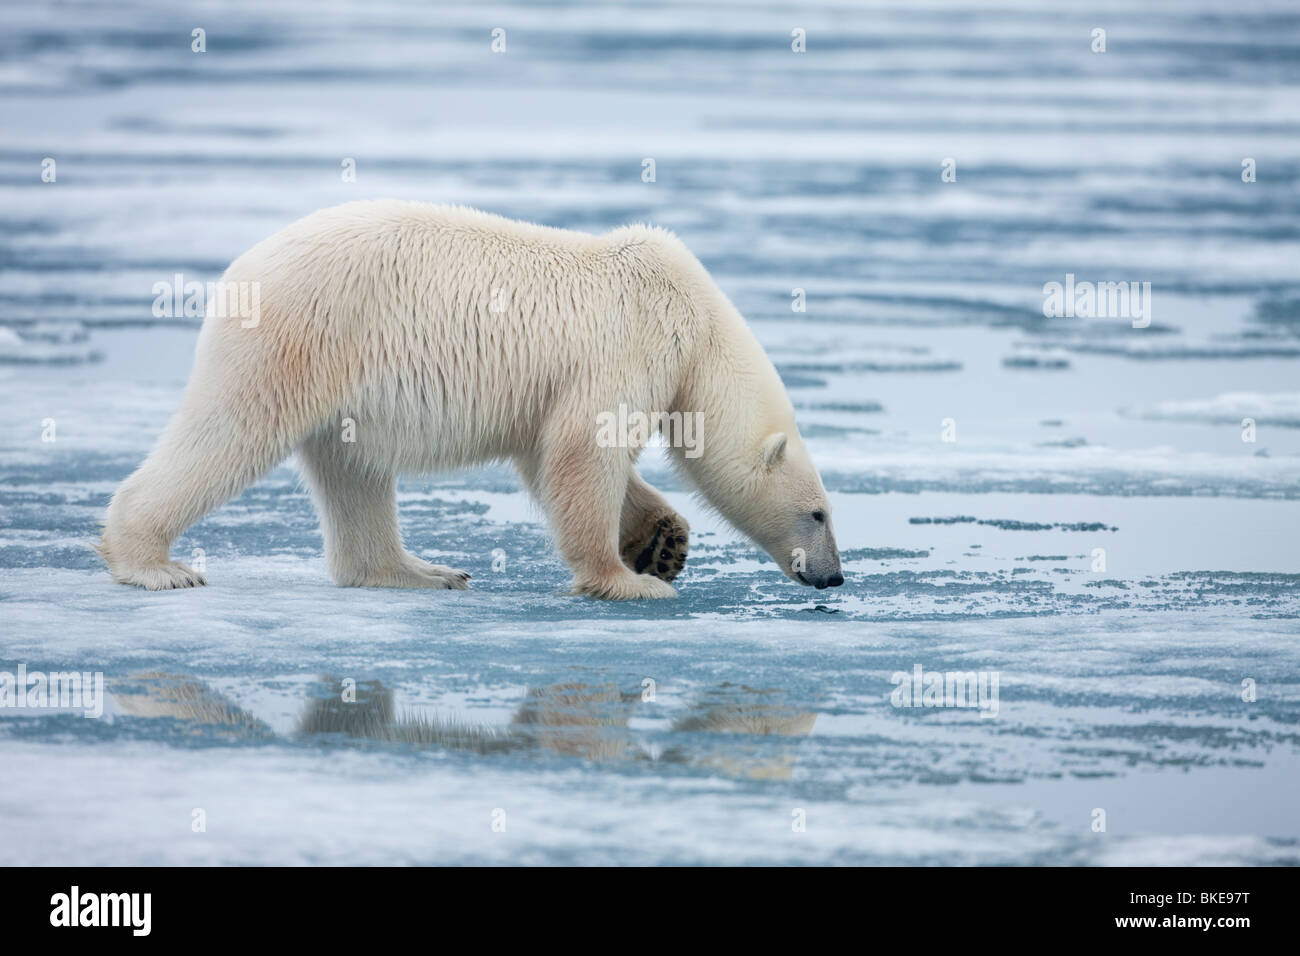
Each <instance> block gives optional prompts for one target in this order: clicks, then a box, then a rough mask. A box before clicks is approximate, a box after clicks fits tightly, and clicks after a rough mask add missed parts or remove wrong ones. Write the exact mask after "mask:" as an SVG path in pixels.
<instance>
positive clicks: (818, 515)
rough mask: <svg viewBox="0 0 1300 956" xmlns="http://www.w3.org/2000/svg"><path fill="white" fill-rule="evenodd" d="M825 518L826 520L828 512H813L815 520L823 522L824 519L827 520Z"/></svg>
mask: <svg viewBox="0 0 1300 956" xmlns="http://www.w3.org/2000/svg"><path fill="white" fill-rule="evenodd" d="M825 520H826V512H824V511H814V512H813V521H816V522H818V523H821V522H823V521H825Z"/></svg>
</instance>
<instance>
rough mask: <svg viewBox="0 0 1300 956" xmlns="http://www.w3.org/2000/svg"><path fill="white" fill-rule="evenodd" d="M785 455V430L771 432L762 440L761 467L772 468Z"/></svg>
mask: <svg viewBox="0 0 1300 956" xmlns="http://www.w3.org/2000/svg"><path fill="white" fill-rule="evenodd" d="M784 457H785V432H772V434H770V435H768V436H767V438H766V439H764V441H763V467H764V468H767V469H769V470H770V469H771V468H773V467H774V466H775V465H776V464H777V463H778V462H779V461H780V460H781V459H782V458H784Z"/></svg>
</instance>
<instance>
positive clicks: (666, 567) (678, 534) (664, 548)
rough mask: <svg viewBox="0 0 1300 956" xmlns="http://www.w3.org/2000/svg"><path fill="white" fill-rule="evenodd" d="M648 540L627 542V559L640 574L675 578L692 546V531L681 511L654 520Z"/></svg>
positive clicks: (680, 571)
mask: <svg viewBox="0 0 1300 956" xmlns="http://www.w3.org/2000/svg"><path fill="white" fill-rule="evenodd" d="M649 530H650V536H649V539H648V540H647V539H646V538H644V537H642V538H640V539H632V540H630V541H628V542H627V543H625V544H624V545H623V554H622V557H623V563H624V564H626V565H627V566H628V567H630V568H631V569H632V570H633V571H635V572H636V573H637V574H651V575H654V576H655V577H657V578H659V579H660V580H662V581H672V580H673V578H675V577H677V575H679V574H681V573H682V568H683V567H684V566H685V565H686V552H687V550H688V548H689V532H688V530H687V526H686V524H685V522H683V521H682V520H681V517H680V516H679V515H677V514H671V515H665V516H664V517H662V518H660V519H659V520H658V521H656V522H654V523H653V524H652V525H651V526H650V528H649Z"/></svg>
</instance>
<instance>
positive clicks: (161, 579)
mask: <svg viewBox="0 0 1300 956" xmlns="http://www.w3.org/2000/svg"><path fill="white" fill-rule="evenodd" d="M113 580H115V581H117V582H118V583H119V584H134V585H136V586H137V587H142V588H144V589H146V590H148V591H173V590H176V589H178V588H201V587H203V586H204V585H206V584H207V583H208V582H207V579H206V578H204V577H203V575H201V574H200V573H199V572H198V571H195V570H194V569H193V568H190V567H187V566H186V565H184V564H180V563H179V562H176V561H169V562H168V563H167V564H157V565H153V566H151V567H140V568H114V569H113Z"/></svg>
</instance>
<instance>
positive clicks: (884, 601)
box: [0, 0, 1300, 864]
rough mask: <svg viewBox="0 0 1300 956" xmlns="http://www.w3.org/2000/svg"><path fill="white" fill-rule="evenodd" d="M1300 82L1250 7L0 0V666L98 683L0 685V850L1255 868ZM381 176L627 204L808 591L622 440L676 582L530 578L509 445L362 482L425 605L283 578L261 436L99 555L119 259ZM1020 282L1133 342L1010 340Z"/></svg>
mask: <svg viewBox="0 0 1300 956" xmlns="http://www.w3.org/2000/svg"><path fill="white" fill-rule="evenodd" d="M1134 6H1139V7H1140V8H1141V10H1140V12H1134V11H1133V10H1130V9H1128V8H1130V7H1134ZM272 9H274V11H275V12H274V13H272ZM196 27H201V28H203V29H204V30H206V45H207V52H205V53H201V54H199V53H194V52H192V51H191V42H192V40H191V35H192V34H191V31H192V30H193V29H194V28H196ZM497 27H501V28H503V29H504V30H505V41H506V49H505V52H503V53H494V52H492V31H493V29H494V28H497ZM795 28H802V29H804V30H805V31H806V35H807V52H806V53H803V54H796V53H793V52H792V51H791V48H790V44H791V31H792V30H793V29H795ZM1096 28H1102V29H1105V30H1106V40H1107V48H1106V52H1104V53H1094V52H1093V51H1092V49H1091V47H1092V44H1093V42H1094V41H1093V39H1092V36H1093V30H1094V29H1096ZM1298 111H1300V11H1297V10H1296V8H1295V7H1294V5H1291V4H1286V3H1282V2H1278V3H1253V2H1238V3H1234V4H1233V5H1232V7H1231V10H1225V9H1224V8H1223V6H1222V5H1221V4H1217V3H1210V2H1208V0H1193V2H1186V0H1179V2H1168V3H1144V4H1140V5H1135V4H1127V3H1126V4H1120V3H1092V4H1074V5H1070V7H1069V8H1068V9H1064V8H1058V5H1056V4H1049V3H1042V4H1031V3H1019V2H1000V3H997V4H996V5H994V6H993V7H992V9H985V10H980V9H978V8H977V7H975V6H973V5H969V6H968V5H966V4H961V3H953V2H950V0H947V2H945V0H939V2H928V3H898V4H893V5H890V4H871V5H856V4H855V5H845V6H836V5H821V4H814V5H809V4H800V5H798V6H795V5H782V4H775V5H764V6H762V7H760V8H759V9H757V10H746V9H743V8H741V7H739V6H728V5H700V4H694V3H664V4H651V5H636V6H631V5H629V6H626V7H617V6H614V5H610V4H601V5H591V6H588V5H581V4H546V5H528V6H524V5H519V6H491V5H477V4H466V5H451V6H444V5H437V4H415V3H412V4H409V5H408V4H403V3H393V2H384V0H380V2H369V3H365V4H358V5H355V6H336V5H333V4H328V3H321V2H316V0H313V2H310V3H298V4H276V5H275V6H274V8H272V7H268V6H266V5H264V4H260V3H248V4H242V3H220V4H216V3H214V4H211V5H207V4H194V5H189V9H187V10H178V9H177V7H176V5H174V4H163V3H161V2H159V3H156V4H149V3H133V2H122V3H114V4H111V5H109V4H93V5H92V4H81V3H59V4H42V5H36V4H24V5H13V4H11V5H7V6H6V7H4V9H3V11H0V129H3V131H4V132H3V139H2V140H0V221H2V225H3V228H2V229H0V407H2V408H3V415H0V671H7V672H10V673H16V671H17V669H18V668H19V666H20V665H21V666H23V667H25V668H26V669H27V671H28V672H34V671H41V672H53V671H68V670H76V671H88V672H102V673H103V674H104V677H105V681H106V695H105V696H106V699H105V700H104V701H103V714H102V716H100V717H98V718H96V719H86V718H85V717H83V716H82V711H81V710H80V709H77V708H71V707H68V708H63V709H61V710H60V709H35V708H5V709H0V768H3V774H4V779H5V786H4V787H3V788H0V832H3V834H4V836H3V838H2V839H0V863H7V864H13V863H92V864H107V863H169V864H170V863H337V864H359V863H362V864H364V863H389V862H397V863H578V864H590V863H611V862H617V863H631V864H651V863H706V864H707V863H742V862H762V863H907V864H911V863H919V864H986V863H1051V864H1122V863H1141V864H1175V863H1178V864H1181V863H1191V864H1212V863H1233V864H1237V863H1241V864H1277V863H1288V864H1294V863H1296V862H1300V842H1298V840H1300V814H1298V813H1297V809H1296V800H1295V792H1296V789H1297V784H1300V640H1298V638H1300V624H1298V623H1297V618H1298V617H1300V547H1298V546H1297V535H1298V533H1300V378H1298V377H1297V373H1298V372H1300V271H1298V267H1297V264H1298V263H1300V218H1298V216H1297V214H1298V213H1300V189H1298V188H1297V187H1298V186H1300V127H1298V126H1297V119H1298V116H1297V113H1298ZM47 157H48V158H51V159H53V160H55V162H56V170H57V172H56V181H54V182H42V180H41V173H42V160H44V159H45V158H47ZM1247 158H1249V159H1253V160H1254V161H1255V168H1256V181H1255V182H1249V183H1248V182H1243V179H1242V171H1243V165H1242V163H1243V160H1244V159H1247ZM349 159H350V160H352V161H354V163H355V170H356V178H355V181H354V182H344V181H343V175H342V173H343V171H344V164H345V163H346V161H347V160H349ZM646 159H653V160H654V171H655V176H654V181H653V182H646V181H644V180H643V171H644V170H645V169H646V166H645V164H644V163H643V161H644V160H646ZM945 160H952V161H953V163H954V165H950V169H953V170H955V181H952V182H945V181H943V176H942V174H943V172H944V164H945ZM950 178H951V177H950ZM380 196H397V197H403V198H411V199H423V200H429V201H452V202H461V203H466V204H470V205H474V206H478V207H481V208H485V209H490V210H492V211H495V212H499V213H502V214H505V215H509V216H516V217H522V218H528V219H532V220H535V221H539V222H544V223H547V224H551V225H556V226H564V227H570V228H577V229H585V230H591V231H601V230H605V229H608V228H612V227H614V226H617V225H619V224H622V223H625V222H628V221H651V222H654V223H657V224H660V225H663V226H667V227H669V228H672V229H673V230H675V231H676V232H677V233H678V234H679V235H680V236H681V237H682V238H683V239H684V240H685V241H686V242H687V243H688V244H689V245H690V246H691V248H692V249H694V250H695V251H696V252H697V253H698V255H699V256H700V257H701V259H702V260H703V261H704V263H705V265H706V266H708V267H709V269H710V270H711V271H712V272H713V274H714V276H715V277H716V278H717V280H718V282H719V283H720V284H721V286H722V287H723V289H724V290H725V291H726V292H727V293H728V294H729V295H730V296H731V297H732V298H733V300H734V301H735V302H736V304H737V305H738V306H739V307H740V308H741V310H742V311H743V312H745V314H746V315H747V317H748V318H749V319H750V321H751V323H752V325H753V327H754V329H755V331H756V333H757V334H758V336H759V337H760V339H761V340H762V341H763V343H764V345H765V346H766V347H767V348H768V350H769V352H770V354H771V355H772V357H773V360H774V361H775V362H776V363H777V365H778V367H779V369H780V370H781V372H782V375H783V377H784V378H785V380H786V382H787V385H788V387H789V389H790V394H791V397H792V399H793V400H794V402H795V404H796V407H797V410H798V413H799V416H800V424H801V428H802V430H803V433H804V434H805V436H806V437H807V440H808V444H809V446H810V448H811V449H812V451H813V454H814V456H815V458H816V460H817V462H818V463H819V465H820V467H821V469H822V473H823V477H824V480H825V483H826V486H827V488H828V490H829V491H830V493H831V497H832V502H833V508H834V518H835V523H836V530H837V535H838V538H839V542H840V545H841V548H842V550H843V553H844V554H843V556H844V565H845V577H846V579H847V581H846V584H845V586H844V587H843V588H840V589H838V590H833V591H825V592H813V591H809V590H805V589H801V588H798V587H796V586H795V585H793V584H792V583H790V582H788V581H787V580H786V579H785V578H784V577H783V576H782V575H780V573H779V572H778V571H777V570H776V567H775V565H774V564H773V563H772V562H771V561H770V560H768V559H766V558H765V557H761V556H760V555H759V554H758V552H756V551H755V550H753V549H752V548H750V547H749V546H747V545H745V544H744V543H743V542H741V541H739V540H738V539H737V538H736V536H735V535H734V534H733V533H732V532H730V531H729V530H728V529H727V528H726V527H724V526H721V525H720V524H719V523H718V522H717V521H716V519H714V518H712V517H711V516H710V515H709V514H708V513H707V512H705V511H704V510H703V509H702V508H701V507H700V506H699V505H698V504H697V503H696V502H695V501H694V500H693V499H692V498H691V497H690V496H689V494H688V493H687V491H686V490H685V489H683V488H681V487H680V486H679V485H678V484H676V483H675V482H673V480H672V479H671V478H670V477H669V476H668V474H667V473H666V472H665V470H664V467H663V460H662V458H661V457H660V453H659V452H658V450H656V449H652V450H651V452H650V453H648V454H647V456H646V458H645V459H644V462H643V469H642V470H643V473H644V474H646V475H647V477H648V478H649V479H650V480H651V481H652V482H655V483H657V484H659V485H660V486H661V487H662V488H664V489H665V491H666V492H667V493H668V494H669V497H670V499H671V500H672V501H673V502H674V504H675V505H677V506H678V507H679V508H680V509H681V510H682V512H683V513H684V514H686V515H687V516H688V518H689V519H690V520H691V522H692V525H693V528H694V529H695V536H694V540H693V542H692V553H691V558H690V561H689V563H688V566H687V570H686V572H685V573H684V574H683V576H682V577H681V578H679V580H678V582H677V583H678V585H679V590H680V597H679V598H678V599H677V600H676V601H673V602H663V603H655V604H645V603H637V604H625V605H612V604H603V603H597V602H592V601H588V600H582V599H576V598H572V597H567V596H565V595H564V593H563V591H564V588H565V586H566V584H567V581H568V574H567V571H566V569H565V568H564V567H563V565H562V564H561V563H560V562H559V561H558V559H557V558H556V557H555V556H554V555H553V554H552V551H551V549H550V545H549V543H548V540H547V534H546V529H545V526H544V524H543V523H542V522H541V521H540V519H539V516H538V514H537V512H536V510H535V509H534V508H533V507H532V506H531V505H530V504H529V502H528V501H527V499H526V497H525V495H524V494H523V492H522V491H521V488H520V484H519V481H518V480H517V478H516V477H515V476H514V475H513V473H511V472H510V471H508V470H505V469H486V470H475V471H471V472H466V473H464V474H458V475H452V476H440V477H434V478H425V479H408V480H405V481H404V482H403V484H402V488H401V498H400V503H401V511H402V522H403V527H404V531H405V534H406V538H407V544H408V546H409V547H410V548H411V549H412V550H413V551H415V552H416V553H417V554H420V555H421V556H424V557H426V558H429V559H431V560H436V561H437V562H439V563H447V564H452V565H455V566H457V567H461V568H464V569H466V570H468V571H470V572H471V573H472V574H473V575H474V582H473V583H474V588H473V590H472V591H469V592H464V593H433V592H429V593H415V592H406V591H403V592H398V591H381V590H344V589H338V588H335V587H333V586H332V585H331V584H330V582H329V580H328V578H327V575H326V571H325V567H324V561H323V557H322V545H321V539H320V535H319V531H318V527H317V523H316V518H315V515H314V512H313V510H312V507H311V503H310V501H309V499H308V497H307V495H306V494H305V492H304V490H303V488H302V486H301V484H300V483H299V481H298V478H297V476H296V473H295V471H294V470H293V468H292V467H291V466H290V465H286V466H285V467H283V468H281V469H278V470H276V471H275V472H274V473H272V474H271V475H270V476H269V477H268V478H267V479H265V480H264V481H262V482H260V483H259V484H257V485H256V486H255V487H253V488H251V489H250V490H249V491H248V492H247V493H245V494H244V495H243V496H242V497H240V498H239V499H237V500H236V501H234V502H232V503H231V504H230V505H228V506H226V507H225V508H223V509H221V510H220V511H218V512H216V513H215V514H213V515H212V516H210V517H209V518H207V519H206V520H204V521H203V522H201V523H200V524H198V525H196V526H195V527H194V528H193V529H191V530H190V531H189V532H188V533H187V534H186V535H185V536H184V538H183V539H182V540H181V541H180V542H178V543H177V546H176V548H175V549H174V553H175V554H176V555H177V556H178V557H181V558H182V559H186V560H197V559H198V558H199V557H201V559H202V560H203V562H204V563H205V565H206V571H207V575H208V578H209V581H210V586H209V587H207V588H205V589H199V590H194V591H185V592H170V593H144V592H141V591H137V590H131V589H127V588H124V587H120V586H117V585H114V584H113V583H111V582H110V580H109V578H108V576H107V574H106V573H105V571H104V569H103V568H102V566H101V565H100V563H99V561H98V559H97V558H96V557H95V555H94V554H93V553H92V552H91V551H90V550H89V548H88V541H89V540H90V539H91V537H92V536H93V535H94V533H95V529H96V522H97V520H98V519H99V517H100V516H101V515H102V513H103V510H104V507H105V505H106V504H107V501H108V498H109V495H110V494H111V491H112V489H113V488H114V487H115V485H116V483H117V482H119V481H120V480H121V479H122V478H123V477H124V476H125V475H127V474H128V473H129V472H130V471H131V469H133V468H134V467H135V466H136V465H137V464H138V463H139V461H140V460H141V458H142V457H143V455H144V454H145V453H146V452H147V450H148V448H149V447H150V445H151V443H152V441H153V439H154V438H155V437H156V436H157V434H158V433H159V431H160V430H161V428H162V427H163V425H164V423H165V421H166V418H167V416H168V415H169V414H170V413H171V411H172V409H173V408H174V406H175V404H176V401H177V398H178V396H179V394H180V391H181V388H182V387H183V385H184V382H185V379H186V376H187V372H188V367H189V362H190V356H191V353H192V349H193V344H194V339H195V335H196V332H197V321H196V320H195V319H193V318H185V317H183V316H181V317H165V318H155V317H154V315H153V314H152V310H151V307H152V304H153V301H154V292H153V291H152V290H153V287H154V284H155V283H158V282H168V281H170V280H171V277H172V276H173V275H174V274H177V273H180V274H182V275H183V276H184V278H185V280H186V281H210V280H215V279H216V278H218V277H219V275H220V273H221V271H222V270H223V269H224V268H225V266H226V265H227V264H228V263H229V261H230V260H231V259H232V258H233V257H235V256H236V255H238V254H239V253H240V252H242V251H243V250H244V249H246V248H247V247H248V246H250V245H251V244H252V243H254V242H256V241H258V240H259V239H261V238H263V237H265V236H266V235H268V234H269V233H271V232H273V231H274V230H276V229H278V228H281V227H282V226H284V225H285V224H287V223H288V222H290V221H292V220H294V219H296V218H298V217H299V216H301V215H304V214H306V213H307V212H309V211H312V210H314V209H317V208H319V207H321V206H325V205H329V204H332V203H336V202H341V201H345V200H349V199H358V198H368V197H380ZM1067 275H1070V276H1073V277H1074V279H1073V280H1070V281H1072V282H1073V281H1077V282H1104V281H1121V280H1122V281H1131V282H1135V283H1141V282H1149V283H1151V294H1150V299H1149V301H1148V302H1147V306H1148V307H1149V308H1148V309H1147V317H1148V318H1149V320H1150V321H1149V324H1148V325H1146V326H1145V327H1134V323H1133V322H1132V321H1130V318H1129V317H1126V316H1121V317H1115V316H1114V315H1101V316H1096V317H1091V318H1090V317H1082V316H1076V317H1060V318H1050V319H1049V318H1046V317H1044V313H1043V306H1044V299H1045V293H1044V284H1045V283H1049V282H1053V281H1056V282H1061V283H1065V282H1066V281H1067V280H1066V277H1067ZM794 290H803V302H804V305H805V310H804V311H801V312H796V311H794V305H795V304H796V303H797V302H798V294H797V293H796V292H795V291H794ZM1138 324H1139V325H1141V324H1142V323H1138ZM1246 418H1249V419H1252V420H1253V422H1254V434H1253V435H1252V434H1249V433H1248V430H1247V429H1245V428H1243V424H1242V421H1243V419H1246ZM1243 437H1249V438H1253V439H1254V440H1253V441H1244V440H1243ZM51 438H52V439H53V440H49V439H51ZM945 439H954V440H945ZM196 552H197V553H196ZM917 668H920V671H921V674H922V687H924V680H925V676H926V675H932V674H936V673H938V674H946V673H948V672H953V673H954V674H957V673H961V674H970V675H971V676H972V677H973V678H974V683H973V686H974V687H975V688H977V689H980V690H982V691H983V692H984V696H983V697H981V696H980V695H979V693H978V691H977V692H976V693H975V695H974V697H973V698H969V699H966V700H964V701H962V702H965V703H968V704H971V706H966V707H956V706H943V707H927V706H917V707H906V706H895V704H896V703H901V702H902V701H901V699H900V698H901V690H902V688H903V687H907V688H908V689H909V690H910V688H911V686H912V680H913V675H914V674H915V673H916V669H917ZM895 678H897V679H895ZM0 680H2V678H0ZM994 681H996V685H995V684H994ZM959 689H960V688H956V687H954V691H956V690H959ZM345 694H347V695H348V696H349V697H350V696H351V695H353V694H354V695H355V697H356V701H355V702H354V703H352V702H350V703H346V704H345V703H343V701H342V698H343V696H344V695H345ZM919 697H920V702H921V703H922V704H924V703H925V702H926V698H925V695H924V694H921V695H919ZM891 698H893V699H891ZM1243 698H1250V699H1243ZM939 699H940V701H941V702H954V703H955V702H959V701H958V700H957V699H956V697H955V696H953V697H949V696H947V695H945V696H941V697H940V698H939ZM1103 813H1104V818H1103V816H1102V814H1103ZM1103 819H1104V830H1102V829H1101V828H1100V826H1101V821H1102V820H1103ZM196 821H198V822H196ZM200 823H201V824H202V826H201V827H200V826H199V824H200ZM196 830H197V832H196Z"/></svg>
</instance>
